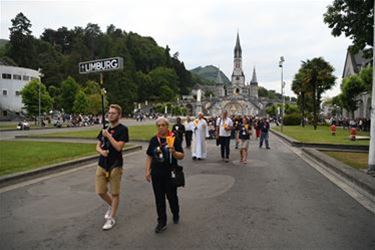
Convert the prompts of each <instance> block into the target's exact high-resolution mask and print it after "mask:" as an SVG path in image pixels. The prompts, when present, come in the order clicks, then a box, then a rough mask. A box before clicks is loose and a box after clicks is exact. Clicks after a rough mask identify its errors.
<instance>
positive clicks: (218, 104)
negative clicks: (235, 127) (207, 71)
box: [192, 33, 263, 116]
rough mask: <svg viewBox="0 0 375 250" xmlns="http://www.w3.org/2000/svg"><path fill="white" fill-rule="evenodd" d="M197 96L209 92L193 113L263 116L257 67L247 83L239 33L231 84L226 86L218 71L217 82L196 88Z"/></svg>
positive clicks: (199, 100)
mask: <svg viewBox="0 0 375 250" xmlns="http://www.w3.org/2000/svg"><path fill="white" fill-rule="evenodd" d="M193 91H195V94H197V92H198V93H200V92H201V91H203V92H206V93H207V92H209V93H212V94H210V96H209V97H207V96H205V98H198V99H197V102H196V103H195V104H194V105H193V106H192V108H193V109H194V111H193V112H192V113H197V112H200V111H202V112H204V113H205V114H207V115H213V116H217V115H219V114H220V113H221V112H222V111H223V110H227V111H228V113H229V114H230V115H261V114H262V110H263V105H262V103H260V101H259V98H258V80H257V75H256V71H255V67H254V69H253V72H252V77H251V80H250V81H249V82H246V78H245V74H244V72H243V69H242V48H241V44H240V36H239V34H238V33H237V39H236V45H235V47H234V58H233V73H232V77H231V83H230V84H225V83H224V82H223V80H222V78H221V74H220V71H218V74H217V78H216V82H215V84H214V85H210V86H196V87H195V89H194V90H193Z"/></svg>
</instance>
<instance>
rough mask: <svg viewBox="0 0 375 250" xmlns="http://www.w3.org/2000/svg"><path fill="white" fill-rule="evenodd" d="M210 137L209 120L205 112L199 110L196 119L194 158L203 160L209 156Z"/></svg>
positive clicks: (192, 151)
mask: <svg viewBox="0 0 375 250" xmlns="http://www.w3.org/2000/svg"><path fill="white" fill-rule="evenodd" d="M208 137H209V134H208V126H207V122H206V120H205V119H204V116H203V113H202V112H199V114H198V119H196V120H195V121H194V131H193V144H192V146H193V147H192V150H191V153H192V157H193V160H202V159H205V158H207V142H206V138H208Z"/></svg>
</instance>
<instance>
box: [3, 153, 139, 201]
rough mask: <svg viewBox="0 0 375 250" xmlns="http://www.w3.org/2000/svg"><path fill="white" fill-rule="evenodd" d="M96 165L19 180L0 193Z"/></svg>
mask: <svg viewBox="0 0 375 250" xmlns="http://www.w3.org/2000/svg"><path fill="white" fill-rule="evenodd" d="M139 152H140V151H136V152H132V153H127V154H125V155H124V157H128V156H132V155H134V154H137V153H139ZM97 165H98V163H96V162H95V163H91V164H87V165H83V166H80V167H77V168H74V169H68V170H64V171H61V172H58V173H54V174H49V175H46V176H41V177H38V178H35V179H32V180H28V181H24V182H20V183H17V184H13V185H9V186H5V187H2V188H0V194H2V193H5V192H8V191H12V190H14V189H18V188H22V187H26V186H29V185H32V184H35V183H38V182H42V181H45V180H48V179H52V178H56V177H59V176H62V175H67V174H70V173H74V172H77V171H81V170H84V169H87V168H90V167H94V166H97ZM129 168H131V167H128V168H127V169H129Z"/></svg>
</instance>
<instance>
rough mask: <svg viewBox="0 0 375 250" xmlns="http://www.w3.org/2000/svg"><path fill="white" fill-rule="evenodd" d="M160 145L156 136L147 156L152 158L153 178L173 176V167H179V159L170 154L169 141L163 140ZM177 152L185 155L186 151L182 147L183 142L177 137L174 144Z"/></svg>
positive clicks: (152, 139) (161, 139) (151, 142)
mask: <svg viewBox="0 0 375 250" xmlns="http://www.w3.org/2000/svg"><path fill="white" fill-rule="evenodd" d="M159 139H160V143H159V140H158V137H157V136H154V137H152V138H151V140H150V144H149V145H148V148H147V151H146V154H147V155H149V156H151V157H152V160H151V175H153V176H163V175H170V174H171V167H172V166H177V165H178V164H177V159H176V158H174V157H173V156H172V159H171V158H170V157H171V155H170V153H169V149H168V147H167V140H166V138H161V137H159ZM173 146H174V148H175V150H176V151H177V152H180V153H183V152H184V150H183V149H182V146H181V140H180V139H179V138H178V137H176V139H175V141H174V144H173Z"/></svg>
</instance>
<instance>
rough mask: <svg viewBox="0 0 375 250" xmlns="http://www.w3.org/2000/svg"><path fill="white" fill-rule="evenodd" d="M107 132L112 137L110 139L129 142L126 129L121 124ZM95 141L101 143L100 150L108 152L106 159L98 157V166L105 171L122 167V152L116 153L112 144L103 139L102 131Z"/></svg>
mask: <svg viewBox="0 0 375 250" xmlns="http://www.w3.org/2000/svg"><path fill="white" fill-rule="evenodd" d="M108 132H109V133H110V134H111V135H112V137H113V138H114V139H115V140H116V141H123V142H128V141H129V134H128V128H127V127H126V126H124V125H122V124H121V123H120V124H119V125H117V126H116V127H114V128H111V127H110V128H108ZM97 139H98V140H99V141H100V142H101V145H100V146H101V148H102V149H106V150H109V154H108V157H104V156H102V155H100V157H99V166H101V167H102V168H104V169H106V170H107V171H108V170H109V169H111V168H115V167H122V165H123V159H122V151H121V152H119V151H117V150H116V149H115V148H114V147H113V146H112V144H111V143H110V142H109V140H108V139H104V136H103V135H102V131H100V133H99V135H98V136H97Z"/></svg>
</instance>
